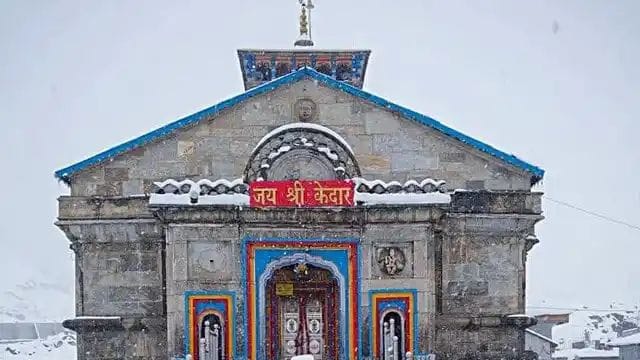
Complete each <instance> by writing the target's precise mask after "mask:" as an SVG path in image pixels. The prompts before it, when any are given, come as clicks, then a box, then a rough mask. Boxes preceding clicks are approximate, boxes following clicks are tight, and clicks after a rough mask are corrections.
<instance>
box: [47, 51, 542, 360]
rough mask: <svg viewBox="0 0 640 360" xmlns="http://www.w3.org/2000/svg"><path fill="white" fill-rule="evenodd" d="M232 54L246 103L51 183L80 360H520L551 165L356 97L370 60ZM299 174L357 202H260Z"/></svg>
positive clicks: (177, 125) (157, 134) (141, 141)
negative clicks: (256, 199) (72, 281)
mask: <svg viewBox="0 0 640 360" xmlns="http://www.w3.org/2000/svg"><path fill="white" fill-rule="evenodd" d="M238 55H239V60H240V65H241V71H242V74H243V79H244V84H245V89H246V91H245V92H244V93H242V94H240V95H238V96H235V97H233V98H231V99H228V100H225V101H223V102H221V103H219V104H217V105H214V106H212V107H210V108H207V109H204V110H202V111H200V112H198V113H196V114H193V115H191V116H188V117H186V118H183V119H180V120H177V121H175V122H173V123H170V124H168V125H166V126H164V127H162V128H160V129H157V130H154V131H152V132H150V133H148V134H146V135H143V136H141V137H138V138H136V139H133V140H131V141H128V142H126V143H123V144H121V145H118V146H116V147H113V148H111V149H109V150H107V151H105V152H103V153H100V154H98V155H96V156H93V157H91V158H88V159H86V160H84V161H82V162H79V163H77V164H75V165H72V166H70V167H68V168H65V169H62V170H59V171H57V172H56V176H57V177H58V178H59V179H60V180H62V181H64V182H65V183H66V184H68V185H69V186H70V188H71V192H70V195H69V196H61V197H60V198H59V199H58V203H59V214H58V221H57V222H56V225H57V226H58V227H59V228H60V229H61V230H62V231H63V232H64V233H65V234H66V236H67V237H68V239H69V241H70V243H71V248H72V249H73V250H74V252H75V254H76V317H75V318H73V319H69V320H67V321H65V323H64V325H65V326H66V327H68V328H71V329H73V330H75V331H77V333H78V358H79V359H92V360H106V359H109V360H112V359H184V358H189V357H190V358H192V359H203V360H204V359H252V360H254V359H259V360H271V359H286V360H289V359H291V358H292V356H294V355H300V354H311V355H312V357H313V358H314V359H315V360H321V359H322V360H323V359H336V360H337V359H340V360H342V359H394V360H400V359H405V358H407V359H408V358H419V359H426V358H428V357H429V356H431V357H433V356H436V357H437V358H438V359H521V358H523V357H524V356H525V355H524V353H523V350H524V329H525V328H526V327H527V326H530V325H532V321H531V319H529V318H528V317H526V316H524V315H521V314H522V313H523V312H524V310H525V272H526V258H527V251H528V250H529V249H530V248H531V247H532V246H533V245H534V244H535V243H536V242H537V241H538V240H537V238H536V237H535V232H534V225H535V224H536V222H538V221H540V220H541V219H542V216H541V207H540V205H541V201H540V198H541V194H540V193H535V192H532V191H531V188H532V186H533V185H534V184H535V183H537V182H539V181H540V180H541V179H542V177H543V174H544V172H543V170H542V169H540V168H538V167H536V166H533V165H531V164H528V163H526V162H524V161H522V160H520V159H518V158H516V157H515V156H513V155H509V154H507V153H504V152H502V151H500V150H497V149H496V148H494V147H491V146H490V145H487V144H484V143H482V142H481V141H479V140H476V139H474V138H471V137H469V136H467V135H464V134H462V133H460V132H458V131H455V130H453V129H451V128H449V127H447V126H446V125H444V124H442V123H440V122H438V121H436V120H434V119H432V118H429V117H427V116H425V115H421V114H418V113H416V112H414V111H412V110H410V109H407V108H404V107H402V106H400V105H397V104H394V103H392V102H389V101H387V100H385V99H382V98H380V97H378V96H376V95H373V94H371V93H368V92H366V91H364V90H362V85H363V82H364V76H365V73H366V68H367V63H368V58H369V51H316V50H290V51H284V50H283V51H279V50H278V51H276V50H241V51H239V52H238ZM295 180H306V181H309V182H313V181H315V180H323V181H324V180H340V181H343V182H345V183H348V184H352V186H353V188H352V189H353V192H354V193H353V194H351V195H353V197H352V202H350V203H348V202H347V203H344V204H340V205H339V206H338V205H336V206H296V207H285V206H270V207H259V206H252V205H251V204H252V200H251V198H250V196H255V192H254V193H253V195H251V193H252V191H255V189H254V187H257V186H258V185H260V183H261V182H263V181H282V182H285V181H295Z"/></svg>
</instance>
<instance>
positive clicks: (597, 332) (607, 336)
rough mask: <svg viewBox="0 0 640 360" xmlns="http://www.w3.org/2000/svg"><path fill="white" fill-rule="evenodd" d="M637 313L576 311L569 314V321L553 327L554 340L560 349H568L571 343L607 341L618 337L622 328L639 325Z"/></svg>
mask: <svg viewBox="0 0 640 360" xmlns="http://www.w3.org/2000/svg"><path fill="white" fill-rule="evenodd" d="M637 315H638V314H637V313H636V312H633V311H615V310H612V311H611V312H602V311H574V312H572V313H571V315H569V322H568V323H566V324H562V325H557V326H554V327H553V330H552V333H553V340H554V341H556V342H557V343H558V344H559V346H558V349H567V348H570V347H571V344H572V343H574V342H578V341H584V340H585V338H588V339H589V340H590V341H591V342H595V341H598V340H599V341H600V343H607V342H608V341H610V340H613V339H615V338H617V337H618V333H619V332H622V330H626V329H631V328H633V327H636V326H637V325H638V317H637Z"/></svg>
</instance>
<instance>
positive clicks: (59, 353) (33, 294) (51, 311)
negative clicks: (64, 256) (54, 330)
mask: <svg viewBox="0 0 640 360" xmlns="http://www.w3.org/2000/svg"><path fill="white" fill-rule="evenodd" d="M1 280H2V281H3V283H2V284H0V285H1V287H0V288H1V289H2V290H1V292H0V323H42V322H51V323H61V322H62V320H64V319H66V318H69V317H72V314H73V306H74V303H73V288H70V287H68V286H64V285H60V284H57V283H54V282H46V281H40V280H34V279H30V280H26V281H24V282H22V283H19V284H7V283H6V281H10V279H7V278H4V279H1ZM0 346H2V352H0V360H26V359H28V360H45V359H46V360H73V359H76V337H75V334H74V333H73V332H71V331H62V332H60V333H58V334H55V335H51V336H47V337H45V338H41V339H35V340H25V341H14V340H12V341H8V340H6V339H0Z"/></svg>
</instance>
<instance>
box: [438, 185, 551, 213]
mask: <svg viewBox="0 0 640 360" xmlns="http://www.w3.org/2000/svg"><path fill="white" fill-rule="evenodd" d="M541 199H542V193H540V192H530V191H485V190H482V191H457V192H454V193H453V194H452V195H451V211H452V212H459V213H491V214H536V215H538V214H541V213H542V206H541Z"/></svg>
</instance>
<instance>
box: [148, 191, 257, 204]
mask: <svg viewBox="0 0 640 360" xmlns="http://www.w3.org/2000/svg"><path fill="white" fill-rule="evenodd" d="M149 204H151V205H242V206H244V205H249V195H245V194H220V195H200V196H198V202H197V203H195V204H192V203H191V197H190V196H189V194H151V196H150V198H149Z"/></svg>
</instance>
